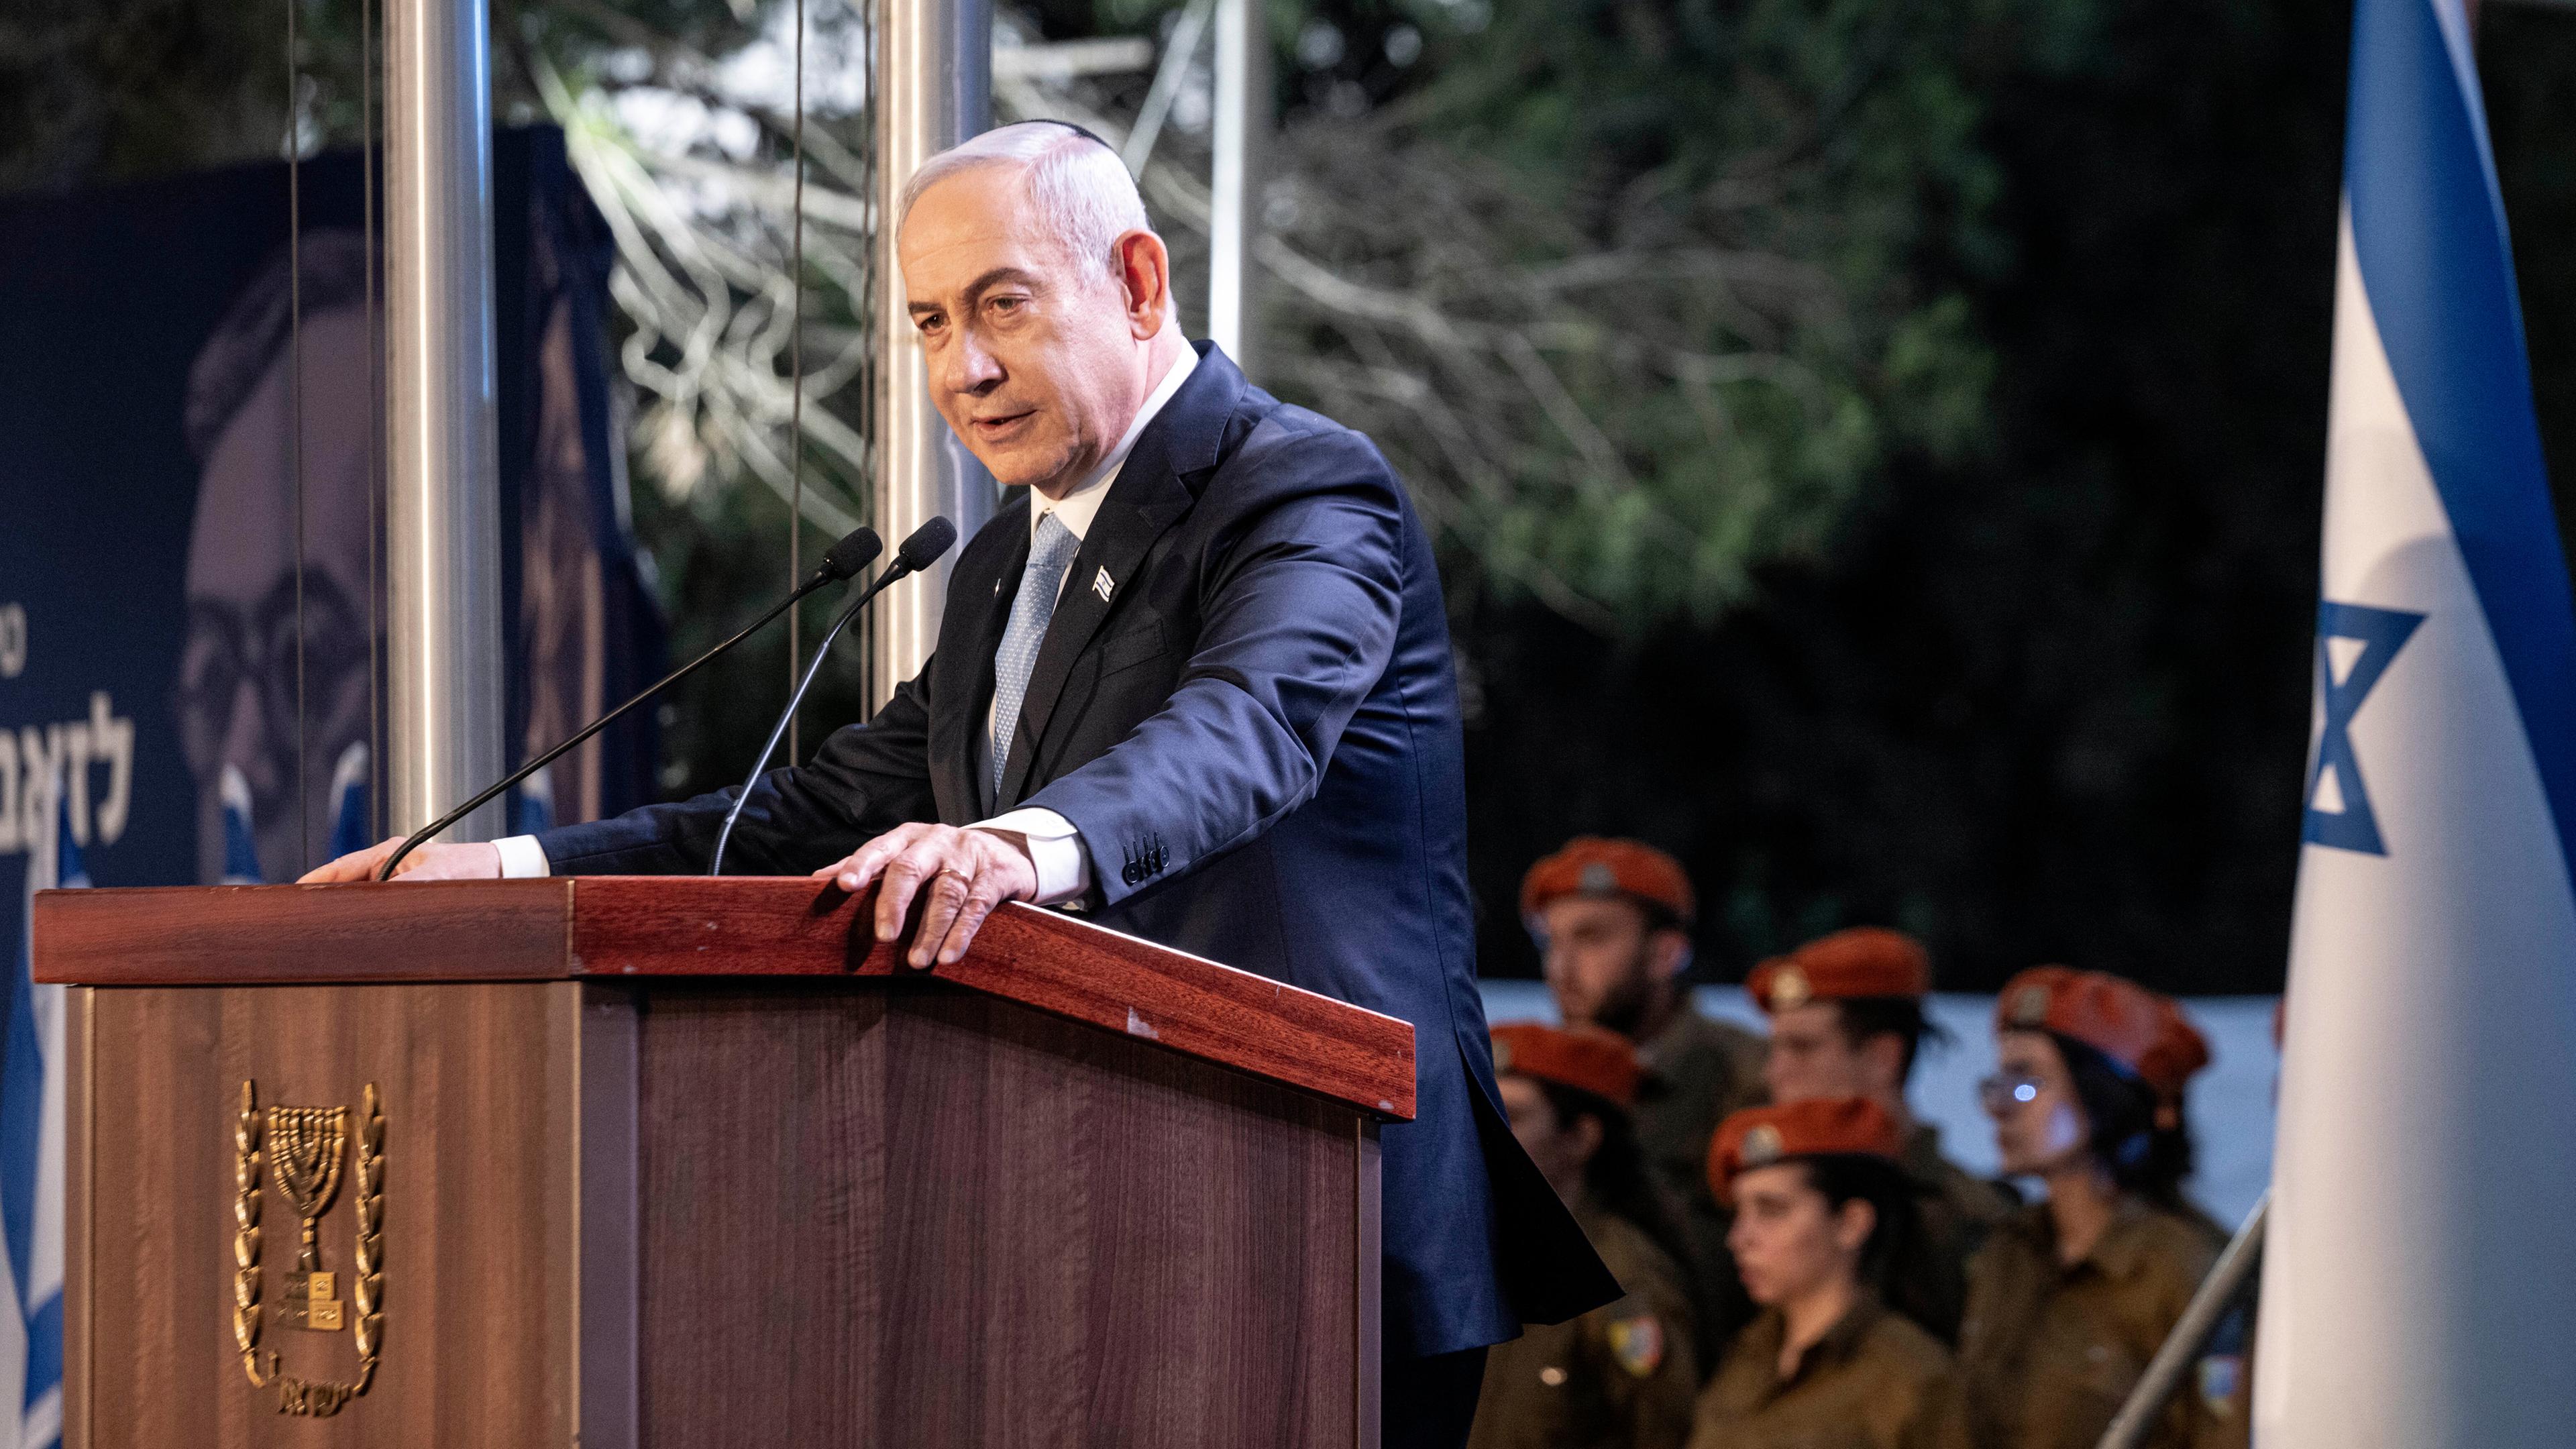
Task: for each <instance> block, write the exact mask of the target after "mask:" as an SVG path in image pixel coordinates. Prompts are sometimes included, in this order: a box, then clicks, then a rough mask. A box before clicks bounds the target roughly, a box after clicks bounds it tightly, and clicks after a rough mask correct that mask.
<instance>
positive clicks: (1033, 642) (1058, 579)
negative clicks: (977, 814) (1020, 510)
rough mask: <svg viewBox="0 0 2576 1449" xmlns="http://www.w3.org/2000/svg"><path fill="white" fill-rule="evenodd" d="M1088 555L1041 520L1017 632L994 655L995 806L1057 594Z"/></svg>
mask: <svg viewBox="0 0 2576 1449" xmlns="http://www.w3.org/2000/svg"><path fill="white" fill-rule="evenodd" d="M1081 551H1082V540H1081V539H1078V538H1076V537H1074V536H1073V530H1072V529H1070V528H1067V527H1065V526H1064V520H1063V519H1060V518H1058V517H1056V516H1055V515H1054V514H1052V513H1050V514H1048V515H1047V516H1046V517H1044V518H1041V519H1039V520H1038V532H1037V537H1035V538H1033V539H1031V540H1029V566H1028V567H1027V568H1025V569H1022V570H1021V571H1020V592H1019V596H1018V597H1017V598H1015V599H1013V600H1011V627H1009V628H1008V629H1005V630H1003V631H1002V648H1001V651H1000V652H999V653H996V654H995V655H994V656H993V748H992V756H993V802H994V803H995V804H997V805H998V804H1000V803H1001V799H1002V770H1003V768H1004V767H1005V766H1007V765H1008V764H1009V763H1010V761H1011V733H1012V731H1014V730H1017V729H1018V728H1019V727H1020V705H1021V703H1022V702H1023V701H1024V700H1026V699H1027V698H1028V693H1029V671H1030V670H1032V669H1035V668H1036V667H1037V663H1038V646H1039V645H1041V644H1043V643H1045V642H1046V631H1047V621H1048V620H1050V619H1052V618H1054V617H1055V598H1056V595H1057V594H1059V593H1061V592H1063V590H1064V571H1065V570H1066V569H1067V568H1070V567H1072V565H1073V556H1074V555H1075V554H1077V553H1079V552H1081Z"/></svg>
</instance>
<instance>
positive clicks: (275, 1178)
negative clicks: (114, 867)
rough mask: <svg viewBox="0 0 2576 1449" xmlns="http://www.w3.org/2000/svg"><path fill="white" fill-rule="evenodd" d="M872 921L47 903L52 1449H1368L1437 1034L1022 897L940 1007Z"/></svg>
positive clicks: (741, 902)
mask: <svg viewBox="0 0 2576 1449" xmlns="http://www.w3.org/2000/svg"><path fill="white" fill-rule="evenodd" d="M873 905H874V902H873V899H872V897H869V896H862V897H859V898H856V899H853V898H851V897H848V896H845V895H843V894H841V893H840V892H839V891H837V890H832V889H829V888H825V889H823V890H821V891H820V892H819V893H818V891H817V888H816V885H815V883H814V882H811V881H806V880H793V879H727V880H713V879H706V878H693V877H682V878H660V877H654V878H642V877H637V878H605V877H603V878H587V879H582V878H575V879H555V880H523V881H491V882H456V883H444V884H431V885H407V884H394V885H347V886H317V887H296V886H266V887H237V888H223V887H216V888H205V889H196V888H189V889H170V890H88V891H57V892H51V893H48V894H45V895H42V896H40V897H38V899H37V902H36V908H35V942H36V956H35V961H36V975H37V977H38V979H39V980H44V981H56V982H64V983H68V984H70V985H72V986H73V987H74V988H75V989H74V990H73V991H72V992H71V993H70V1008H69V1015H68V1018H67V1024H66V1036H67V1039H68V1042H69V1052H68V1058H69V1061H68V1069H69V1089H68V1092H67V1094H66V1099H65V1117H66V1123H67V1136H68V1141H69V1149H68V1161H69V1167H70V1170H69V1173H68V1178H69V1184H68V1192H67V1199H68V1200H67V1204H66V1208H67V1211H66V1215H65V1218H66V1227H65V1239H66V1249H65V1251H66V1261H67V1263H68V1282H67V1285H66V1288H65V1292H64V1301H65V1305H66V1326H65V1332H64V1346H65V1359H66V1362H65V1366H64V1377H63V1390H64V1392H63V1401H64V1416H65V1425H66V1435H65V1443H66V1444H67V1445H68V1446H72V1449H86V1446H92V1445H96V1446H101V1449H107V1446H120V1449H121V1446H128V1445H135V1446H153V1449H160V1446H176V1445H209V1446H228V1449H229V1446H249V1445H296V1446H304V1445H312V1446H341V1445H347V1446H390V1445H404V1446H423V1449H428V1446H436V1449H468V1446H494V1449H532V1446H566V1449H570V1446H576V1445H577V1446H580V1449H625V1446H688V1449H699V1446H732V1445H743V1446H753V1445H757V1446H781V1449H809V1446H811V1449H821V1446H843V1445H848V1446H857V1445H884V1446H903V1449H926V1446H961V1449H962V1446H975V1449H984V1446H992V1449H1002V1446H1053V1445H1100V1446H1115V1449H1141V1446H1157V1445H1169V1446H1174V1449H1183V1446H1187V1449H1252V1446H1269V1445H1279V1446H1309V1445H1335V1446H1340V1445H1361V1446H1369V1445H1374V1444H1375V1443H1376V1442H1377V1402H1376V1394H1377V1371H1378V1254H1379V1247H1378V1172H1377V1126H1376V1124H1377V1122H1378V1121H1379V1120H1381V1119H1403V1118H1407V1117H1409V1116H1410V1115H1411V1114H1412V1110H1413V1032H1412V1028H1411V1027H1409V1026H1408V1025H1406V1024H1405V1023H1403V1022H1401V1021H1397V1020H1394V1019H1392V1018H1389V1017H1384V1016H1379V1015H1376V1014H1374V1013H1372V1012H1368V1011H1363V1010H1360V1009H1358V1008H1356V1007H1352V1006H1348V1005H1345V1004H1343V1003H1341V1002H1337V1001H1332V1000H1329V999H1327V998H1324V997H1320V996H1315V995H1312V994H1310V993H1307V992H1303V991H1299V990H1296V989H1295V988H1292V987H1288V986H1283V985H1281V984H1279V983H1277V982H1274V981H1270V980H1268V979H1266V978H1263V977H1258V976H1254V975H1251V974H1249V973H1246V972H1241V971H1235V970H1232V969H1229V968H1227V967H1224V966H1220V965H1217V964H1215V963H1213V962H1209V961H1204V960H1201V959H1199V958H1197V957H1193V956H1188V955H1183V954H1181V953H1178V952H1174V951H1169V950H1165V949H1163V948H1161V947H1159V946H1155V945H1152V944H1150V943H1147V942H1144V941H1139V940H1136V939H1134V938H1131V937H1127V936H1122V935H1119V934H1117V933H1115V932H1111V931H1105V930H1102V929H1099V928H1097V927H1093V926H1089V925H1086V924H1084V923H1082V922H1080V921H1076V920H1073V919H1070V918H1067V917H1064V916H1061V915H1057V914H1053V913H1050V912H1045V911H1039V910H1034V909H1031V908H1029V907H1026V906H1017V905H1014V906H1006V907H1004V908H1003V910H1002V911H1000V912H998V913H996V914H995V915H994V917H993V918H992V919H991V921H990V922H989V923H988V924H987V925H986V927H985V929H984V932H983V934H982V936H981V937H980V938H979V939H978V940H977V942H976V945H975V949H974V950H973V952H972V953H970V954H969V955H968V957H967V959H966V960H964V961H962V962H960V963H958V964H956V965H954V966H950V967H945V968H942V969H940V970H938V971H937V972H935V973H917V972H913V971H911V970H909V969H908V968H906V967H904V966H903V965H902V964H901V962H900V961H899V959H898V958H896V957H895V955H894V954H893V953H892V952H891V951H890V950H888V949H886V948H881V947H877V946H876V945H875V943H874V942H873V940H872V939H871V938H870V936H869V933H868V922H869V920H870V918H871V913H872V910H873ZM246 1084H247V1086H246ZM371 1087H372V1089H373V1091H372V1093H371V1092H370V1088H371ZM246 1091H247V1092H249V1093H251V1094H253V1095H254V1097H255V1101H254V1103H253V1104H252V1105H250V1106H249V1108H248V1109H247V1110H245V1103H244V1094H245V1092H246ZM371 1103H372V1111H371ZM334 1109H337V1110H338V1113H339V1115H337V1116H336V1117H335V1116H334V1115H333V1111H334ZM326 1193H327V1199H328V1200H327V1201H322V1202H320V1203H319V1204H318V1211H319V1216H318V1217H316V1218H315V1219H313V1224H314V1231H313V1233H312V1238H313V1246H314V1250H315V1253H316V1258H315V1259H314V1260H313V1261H312V1262H310V1263H300V1262H299V1259H300V1258H302V1256H303V1247H302V1239H303V1238H304V1236H305V1232H304V1217H303V1214H304V1211H305V1210H307V1209H311V1208H315V1207H316V1206H317V1204H316V1201H315V1200H316V1199H317V1198H319V1197H323V1196H324V1195H325V1194H326ZM245 1222H246V1223H248V1224H250V1225H251V1226H252V1228H253V1229H254V1230H252V1231H243V1230H242V1225H243V1223H245ZM370 1270H372V1271H370ZM324 1275H328V1276H324ZM370 1309H372V1310H373V1311H372V1313H370V1312H369V1310H370ZM244 1340H250V1350H249V1352H247V1353H246V1352H245V1351H244V1349H243V1346H242V1344H243V1341H244ZM370 1348H372V1350H373V1359H372V1363H371V1364H370V1363H369V1361H368V1360H367V1359H366V1358H365V1357H364V1351H365V1350H367V1349H370ZM255 1378H256V1379H259V1380H261V1382H259V1383H258V1384H257V1385H256V1386H255V1385H254V1379H255ZM361 1378H363V1379H364V1380H365V1381H366V1387H365V1389H364V1391H363V1392H362V1393H358V1394H355V1395H351V1394H350V1393H349V1392H348V1390H349V1387H350V1386H351V1385H353V1384H355V1383H356V1382H358V1381H359V1380H360V1379H361Z"/></svg>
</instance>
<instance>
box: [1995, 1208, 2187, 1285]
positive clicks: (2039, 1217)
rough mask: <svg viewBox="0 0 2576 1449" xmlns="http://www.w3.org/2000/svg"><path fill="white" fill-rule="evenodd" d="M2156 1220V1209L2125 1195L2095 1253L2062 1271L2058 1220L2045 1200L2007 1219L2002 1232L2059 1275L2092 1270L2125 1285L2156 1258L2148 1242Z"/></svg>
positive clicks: (2103, 1231) (2094, 1245) (2098, 1242)
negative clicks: (2026, 1247) (2059, 1263)
mask: <svg viewBox="0 0 2576 1449" xmlns="http://www.w3.org/2000/svg"><path fill="white" fill-rule="evenodd" d="M2154 1216H2155V1209H2153V1208H2151V1207H2149V1206H2147V1205H2146V1204H2145V1203H2143V1202H2141V1201H2139V1200H2138V1198H2137V1197H2136V1196H2135V1195H2134V1194H2130V1193H2122V1194H2121V1195H2120V1201H2119V1204H2118V1206H2116V1207H2114V1208H2113V1209H2112V1210H2111V1221H2110V1223H2109V1224H2108V1225H2107V1226H2105V1227H2104V1228H2103V1229H2102V1236H2101V1237H2100V1238H2099V1239H2098V1240H2096V1241H2095V1242H2094V1244H2093V1251H2091V1252H2089V1253H2087V1254H2085V1255H2084V1256H2083V1257H2082V1258H2081V1259H2079V1260H2078V1261H2076V1262H2075V1263H2073V1264H2071V1265H2069V1266H2066V1267H2062V1268H2061V1267H2059V1266H2058V1263H2057V1219H2055V1218H2053V1217H2050V1216H2049V1214H2048V1200H2047V1199H2046V1198H2042V1199H2040V1200H2039V1201H2038V1202H2035V1203H2032V1204H2030V1205H2029V1206H2028V1207H2025V1208H2023V1209H2022V1210H2021V1211H2019V1212H2017V1213H2015V1214H2013V1215H2012V1216H2011V1217H2009V1218H2007V1219H2005V1220H2004V1223H2003V1226H2002V1228H2001V1231H2004V1232H2009V1233H2011V1234H2013V1235H2014V1236H2015V1237H2018V1238H2020V1239H2022V1240H2023V1242H2024V1243H2025V1244H2026V1245H2027V1246H2028V1247H2029V1248H2030V1249H2031V1250H2032V1251H2034V1252H2036V1253H2038V1254H2039V1257H2040V1261H2041V1262H2043V1263H2046V1264H2047V1265H2049V1267H2050V1268H2051V1269H2052V1270H2053V1271H2055V1272H2057V1273H2059V1274H2060V1275H2065V1274H2071V1273H2075V1272H2077V1271H2080V1270H2082V1269H2085V1268H2091V1269H2093V1270H2094V1271H2095V1272H2097V1273H2100V1274H2101V1275H2102V1276H2104V1277H2106V1278H2110V1279H2112V1280H2114V1281H2122V1282H2125V1281H2126V1280H2128V1279H2130V1278H2134V1277H2136V1276H2137V1275H2138V1274H2139V1273H2140V1272H2141V1271H2143V1270H2144V1269H2145V1268H2146V1267H2147V1265H2148V1263H2149V1261H2150V1260H2151V1259H2152V1258H2153V1257H2154V1255H2155V1247H2154V1245H2153V1244H2152V1243H2150V1242H2149V1241H2148V1227H2149V1221H2150V1219H2152V1218H2153V1217H2154Z"/></svg>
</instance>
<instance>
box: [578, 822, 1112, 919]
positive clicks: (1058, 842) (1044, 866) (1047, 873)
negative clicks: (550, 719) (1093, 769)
mask: <svg viewBox="0 0 2576 1449" xmlns="http://www.w3.org/2000/svg"><path fill="white" fill-rule="evenodd" d="M966 828H967V829H969V830H989V831H992V832H993V833H994V834H996V835H1016V836H1018V837H1019V838H1020V841H1021V844H1022V845H1023V847H1024V848H1025V849H1027V851H1028V853H1029V864H1031V865H1033V866H1035V867H1037V873H1038V893H1037V896H1036V898H1035V899H1034V900H1033V901H1032V902H1031V904H1033V905H1041V906H1052V905H1055V904H1056V903H1058V902H1060V901H1069V900H1072V899H1073V898H1074V897H1076V896H1079V895H1081V894H1082V893H1083V892H1085V891H1088V890H1090V889H1091V858H1090V857H1089V856H1087V855H1085V854H1084V853H1083V850H1082V832H1081V831H1079V830H1076V829H1074V828H1073V822H1072V821H1070V820H1067V819H1065V818H1064V817H1063V816H1061V815H1058V814H1056V813H1055V812H1054V811H1052V810H1044V809H1039V808H1036V807H1030V808H1027V809H1021V810H1012V811H1008V812H1005V813H1003V814H1001V815H996V816H994V817H993V818H992V819H990V820H978V821H976V822H975V823H974V824H972V825H969V826H967V827H966ZM531 843H533V841H532V842H531Z"/></svg>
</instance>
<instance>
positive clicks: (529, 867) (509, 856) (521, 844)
mask: <svg viewBox="0 0 2576 1449" xmlns="http://www.w3.org/2000/svg"><path fill="white" fill-rule="evenodd" d="M1198 362H1199V354H1198V349H1197V348H1194V347H1184V348H1182V349H1181V355H1180V359H1179V360H1178V361H1176V362H1174V363H1173V364H1172V366H1171V370H1170V371H1168V372H1166V373H1164V374H1163V380H1162V381H1161V382H1158V383H1156V384H1155V385H1154V390H1153V391H1152V392H1150V393H1148V394H1146V395H1145V405H1144V406H1143V407H1140V408H1138V409H1137V410H1136V418H1135V421H1133V422H1131V423H1129V424H1128V425H1127V433H1126V436H1124V437H1122V438H1120V439H1119V440H1118V446H1117V447H1116V448H1113V449H1111V450H1110V453H1109V456H1108V457H1106V458H1103V459H1101V460H1100V465H1099V466H1098V467H1096V468H1094V469H1092V470H1091V475H1090V476H1089V477H1087V478H1085V479H1083V480H1082V482H1081V483H1079V484H1077V485H1075V486H1074V487H1072V488H1070V489H1068V490H1066V492H1065V495H1064V496H1063V497H1061V498H1049V497H1047V496H1046V495H1045V494H1043V493H1036V492H1032V493H1031V494H1030V495H1029V504H1030V507H1029V534H1030V537H1031V538H1033V539H1034V538H1035V537H1036V535H1037V527H1038V521H1039V520H1040V519H1042V518H1045V517H1046V516H1047V515H1048V514H1050V513H1052V514H1054V515H1055V516H1056V521H1057V522H1059V523H1062V524H1063V525H1064V526H1065V529H1066V531H1067V532H1069V533H1071V534H1072V535H1073V536H1074V538H1075V539H1076V540H1080V539H1082V538H1083V537H1085V536H1086V535H1088V534H1089V533H1090V532H1091V521H1092V520H1093V519H1094V518H1097V517H1099V516H1100V505H1101V503H1102V501H1103V500H1105V499H1106V498H1108V496H1109V490H1110V487H1111V486H1112V485H1114V484H1115V483H1117V481H1118V472H1119V470H1120V469H1121V468H1123V467H1125V466H1126V464H1127V455H1128V454H1129V453H1131V452H1133V451H1135V447H1136V439H1137V438H1139V437H1141V436H1143V434H1144V432H1145V425H1146V424H1148V423H1150V422H1152V421H1153V420H1154V417H1155V415H1156V414H1158V413H1160V412H1161V411H1162V410H1163V407H1164V405H1165V404H1167V403H1169V402H1170V401H1171V400H1172V396H1173V394H1175V393H1178V392H1179V391H1180V390H1181V384H1182V383H1184V382H1187V381H1189V377H1190V372H1191V370H1192V369H1193V368H1195V367H1197V366H1198ZM1072 581H1073V570H1072V569H1070V568H1068V569H1066V570H1065V576H1064V582H1063V583H1060V584H1058V585H1057V590H1058V595H1059V597H1061V594H1062V590H1063V589H1064V587H1065V586H1066V585H1068V584H1070V583H1071V582H1072ZM993 745H994V741H993V705H992V703H991V701H989V700H988V701H986V702H985V705H984V727H983V728H982V729H980V730H978V731H976V738H975V752H974V754H975V769H976V771H977V776H976V778H978V779H990V778H992V760H993ZM967 828H968V829H969V830H988V831H991V832H993V833H994V834H996V835H1008V836H1011V837H1014V838H1016V839H1017V840H1019V841H1020V843H1021V847H1022V848H1023V849H1024V850H1026V851H1027V852H1028V857H1029V863H1030V864H1031V865H1032V866H1034V867H1036V871H1037V878H1038V889H1037V895H1036V896H1035V897H1034V898H1033V899H1034V900H1035V901H1036V903H1037V904H1039V905H1042V906H1045V905H1054V904H1056V903H1057V902H1059V901H1067V900H1072V899H1074V898H1075V897H1078V896H1080V895H1081V894H1082V893H1083V892H1085V891H1087V890H1089V889H1091V861H1090V858H1089V857H1088V856H1086V855H1084V854H1083V850H1082V838H1081V832H1079V831H1077V830H1075V829H1074V828H1073V822H1072V821H1070V820H1067V819H1065V818H1064V817H1063V816H1061V815H1058V814H1057V813H1055V812H1054V811H1052V810H1047V809H1040V808H1027V807H1024V808H1022V809H1018V810H1010V811H1005V812H1003V813H1002V814H1000V815H997V816H995V817H993V818H992V819H990V820H979V821H976V822H975V823H974V824H973V825H970V826H968V827H967ZM492 844H493V846H494V848H495V849H497V850H498V851H500V853H501V874H502V875H503V876H504V877H505V878H509V879H517V878H519V877H522V876H540V875H550V874H552V873H553V866H552V865H551V864H550V863H549V862H548V861H547V860H546V852H545V849H544V848H543V847H542V846H540V845H538V844H537V838H536V837H535V836H533V835H512V836H507V837H504V838H503V839H500V840H496V841H494V842H492Z"/></svg>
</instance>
